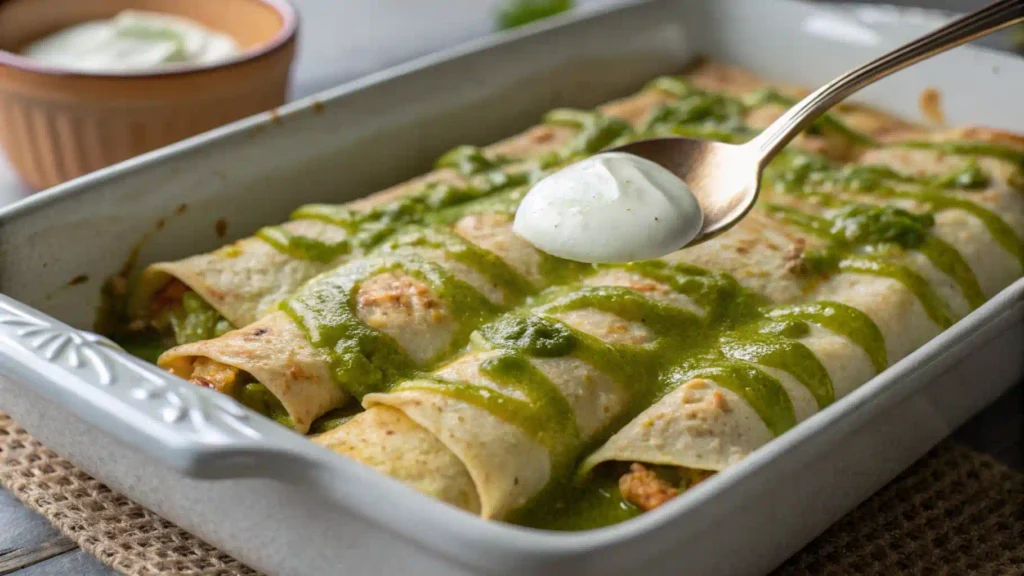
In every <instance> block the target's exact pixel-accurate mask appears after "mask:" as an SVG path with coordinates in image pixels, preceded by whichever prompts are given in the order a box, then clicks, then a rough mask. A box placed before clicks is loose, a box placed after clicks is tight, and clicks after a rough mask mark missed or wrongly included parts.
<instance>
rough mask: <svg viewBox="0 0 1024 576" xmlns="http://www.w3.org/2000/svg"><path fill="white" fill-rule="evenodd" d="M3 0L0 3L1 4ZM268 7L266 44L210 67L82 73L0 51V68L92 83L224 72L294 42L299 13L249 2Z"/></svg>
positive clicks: (286, 4)
mask: <svg viewBox="0 0 1024 576" xmlns="http://www.w3.org/2000/svg"><path fill="white" fill-rule="evenodd" d="M4 1H5V0H0V4H3V3H4ZM252 1H254V2H259V3H261V4H264V5H267V6H269V7H271V8H272V9H273V10H274V11H276V12H277V13H278V15H280V16H281V19H282V22H281V27H280V28H279V29H278V31H277V33H276V34H275V35H274V36H273V37H272V38H270V39H269V40H267V41H265V42H262V43H260V44H259V45H257V46H254V47H253V48H251V49H249V50H246V51H244V52H241V53H239V54H237V55H235V56H232V57H231V58H227V59H224V60H221V61H220V62H216V63H214V64H171V65H168V66H165V67H161V68H156V69H153V70H133V71H121V72H91V71H90V72H85V71H81V70H75V69H73V68H65V67H62V66H54V65H52V64H43V63H41V62H40V61H39V60H35V59H33V58H29V57H27V56H22V55H21V54H18V53H17V52H12V51H10V50H3V49H0V67H5V66H6V67H10V68H14V69H16V70H21V71H24V72H29V73H35V74H42V75H46V76H65V77H74V78H93V79H125V80H135V79H153V78H165V77H174V76H186V75H189V74H199V73H203V72H208V71H213V70H218V69H222V68H228V67H231V66H235V65H237V64H242V63H245V62H249V61H252V60H257V59H259V58H262V57H264V56H267V55H269V54H271V53H273V52H276V51H277V50H280V49H281V48H283V47H285V46H287V45H288V44H289V43H290V42H292V41H293V40H294V38H295V35H296V33H297V32H298V29H299V12H298V10H297V9H296V8H295V6H294V5H293V4H292V3H291V1H290V0H252Z"/></svg>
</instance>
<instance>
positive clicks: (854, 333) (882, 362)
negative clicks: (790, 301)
mask: <svg viewBox="0 0 1024 576" xmlns="http://www.w3.org/2000/svg"><path fill="white" fill-rule="evenodd" d="M767 316H768V317H769V318H772V319H777V320H802V321H804V322H811V323H814V324H817V325H819V326H821V327H823V328H825V329H826V330H828V331H830V332H834V333H836V334H841V335H843V336H845V337H847V338H849V339H850V340H851V341H852V342H853V343H854V344H856V345H857V346H859V347H860V348H861V349H863V350H864V352H865V353H867V355H868V358H870V359H871V363H872V364H873V365H874V367H875V371H876V372H881V371H882V370H885V367H886V366H888V365H889V361H888V359H887V357H886V352H885V338H884V336H883V335H882V331H881V330H879V329H878V326H877V325H875V323H874V321H872V320H871V318H869V317H868V315H867V314H865V313H863V312H861V311H860V310H857V309H856V308H854V307H852V306H847V305H846V304H840V303H839V302H813V303H811V304H799V305H793V306H780V307H778V308H773V309H770V310H769V311H768V312H767Z"/></svg>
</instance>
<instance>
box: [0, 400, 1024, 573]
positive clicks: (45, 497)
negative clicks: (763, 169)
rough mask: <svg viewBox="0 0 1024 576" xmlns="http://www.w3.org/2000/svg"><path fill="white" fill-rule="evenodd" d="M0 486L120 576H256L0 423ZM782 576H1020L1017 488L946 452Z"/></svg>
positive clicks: (1022, 491) (1001, 475)
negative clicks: (992, 575)
mask: <svg viewBox="0 0 1024 576" xmlns="http://www.w3.org/2000/svg"><path fill="white" fill-rule="evenodd" d="M0 484H2V485H3V486H4V487H5V488H7V489H8V490H10V491H11V492H12V493H13V494H14V495H15V496H16V497H17V498H18V499H20V500H21V501H23V502H25V503H26V504H28V505H29V506H30V507H31V508H33V509H35V510H36V511H38V512H39V513H40V514H42V515H43V516H45V517H46V518H47V519H49V520H50V521H51V522H53V524H54V525H56V526H57V527H58V528H59V529H60V530H61V531H62V532H64V534H66V535H67V536H68V537H69V538H70V539H71V540H73V541H74V542H75V543H77V544H78V545H79V546H80V547H82V548H83V549H84V550H86V551H87V552H89V553H90V554H92V555H94V556H96V557H97V558H99V559H100V560H102V561H103V562H104V563H106V564H108V565H110V566H112V567H113V568H115V569H117V570H119V571H121V572H123V573H125V574H130V575H147V576H148V575H152V574H182V575H189V574H232V575H234V574H244V575H256V574H257V572H255V571H253V570H252V569H250V568H248V567H246V566H244V565H243V564H242V563H240V562H239V561H237V560H235V559H234V558H231V557H230V556H227V555H226V554H224V553H222V552H220V551H219V550H217V549H216V548H213V547H212V546H210V545H208V544H206V543H204V542H202V541H201V540H199V539H198V538H196V537H195V536H192V535H191V534H189V533H187V532H185V531H184V530H182V529H181V528H178V527H177V526H175V525H173V524H171V523H170V522H168V521H166V520H164V519H163V518H161V517H159V516H157V515H156V514H154V513H153V512H150V511H148V510H146V509H145V508H143V507H142V506H139V505H138V504H136V503H134V502H132V501H131V500H129V499H127V498H125V497H124V496H121V495H119V494H116V493H114V492H112V491H111V490H110V489H109V488H107V487H106V486H104V485H103V484H101V483H99V482H98V481H96V480H94V479H93V478H91V477H89V476H88V475H87V474H85V473H84V472H82V471H81V470H78V469H77V468H75V467H74V466H73V465H72V464H71V463H70V462H68V461H67V460H64V459H63V458H61V457H59V456H57V455H56V454H55V453H53V452H51V451H50V450H48V449H47V448H45V447H44V446H43V445H42V444H40V443H39V442H38V441H37V440H36V439H34V438H33V437H32V436H30V435H29V434H28V433H27V432H25V430H24V429H22V428H21V427H19V426H18V425H17V424H15V423H14V421H13V420H11V419H10V418H9V417H7V416H5V415H3V414H2V413H0ZM777 574H781V575H787V576H788V575H796V574H814V575H817V574H928V575H931V574H999V575H1004V574H1024V476H1022V475H1020V474H1017V473H1016V472H1013V471H1011V470H1009V469H1007V468H1005V467H1004V466H1002V465H1000V464H999V463H997V462H995V461H994V460H992V459H991V458H989V457H987V456H984V455H981V454H978V453H976V452H973V451H971V450H968V449H966V448H963V447H960V446H957V445H954V444H950V443H946V444H942V445H940V446H939V447H937V448H936V449H934V450H932V451H931V452H930V453H929V454H928V455H927V456H925V457H924V458H922V459H921V460H920V461H918V462H917V463H916V464H914V466H913V467H911V468H910V469H909V470H907V471H906V472H904V473H903V474H902V475H900V476H899V477H898V478H897V479H896V480H894V481H893V482H892V483H890V484H889V485H888V486H886V487H885V488H883V489H882V490H881V491H879V492H878V493H877V494H875V495H874V496H873V497H872V498H871V499H869V500H868V501H867V502H865V503H863V504H862V505H861V506H860V507H858V508H857V509H856V510H854V511H853V512H851V513H850V514H848V515H846V516H845V517H844V518H843V519H841V520H840V521H839V522H837V523H836V524H835V525H834V526H832V527H831V528H829V529H828V531H826V532H825V533H824V534H822V535H821V536H820V537H818V538H817V539H816V540H815V541H814V542H812V543H810V544H809V545H807V547H806V548H804V549H803V550H801V551H800V552H799V553H797V554H796V555H795V556H793V557H792V558H791V559H790V560H789V561H787V562H786V563H785V564H784V565H783V566H782V567H780V568H779V570H778V571H777Z"/></svg>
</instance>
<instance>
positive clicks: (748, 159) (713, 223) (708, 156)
mask: <svg viewBox="0 0 1024 576" xmlns="http://www.w3.org/2000/svg"><path fill="white" fill-rule="evenodd" d="M611 151H612V152H626V153H628V154H634V155H636V156H640V157H641V158H646V159H648V160H650V161H651V162H654V163H656V164H660V165H661V166H663V167H665V168H667V169H668V170H669V171H671V172H672V173H673V174H675V175H676V176H678V177H679V178H680V179H682V181H683V182H686V185H687V186H688V187H689V188H690V191H691V192H693V195H694V197H696V199H697V203H698V204H699V205H700V209H701V212H703V213H704V224H703V225H702V226H701V229H700V232H699V233H698V234H697V236H696V237H695V238H694V239H693V240H691V241H690V242H689V243H688V244H687V246H693V245H694V244H699V243H701V242H704V241H705V240H709V239H711V238H714V237H715V236H717V235H718V234H721V233H722V232H725V231H726V230H728V229H729V228H730V227H731V226H732V224H733V223H735V222H737V221H739V220H740V219H741V218H743V217H744V216H745V215H746V214H747V212H749V211H750V210H751V209H752V208H753V207H754V201H755V200H756V199H757V193H758V186H759V181H760V172H761V165H760V154H759V153H758V151H757V150H756V149H755V148H753V147H751V146H750V145H749V144H742V145H737V144H724V143H722V142H715V141H712V140H699V139H697V138H655V139H651V140H640V141H638V142H632V143H630V144H626V145H625V146H620V147H618V148H615V149H613V150H611Z"/></svg>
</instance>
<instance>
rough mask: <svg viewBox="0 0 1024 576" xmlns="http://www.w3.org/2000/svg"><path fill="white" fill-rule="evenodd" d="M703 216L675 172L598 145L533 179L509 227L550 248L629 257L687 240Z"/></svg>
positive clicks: (601, 258) (654, 253) (575, 255)
mask: <svg viewBox="0 0 1024 576" xmlns="http://www.w3.org/2000/svg"><path fill="white" fill-rule="evenodd" d="M703 223H704V215H703V213H702V212H701V209H700V205H699V204H698V203H697V199H696V198H695V197H694V195H693V193H692V192H691V191H690V188H689V187H688V186H687V185H686V183H685V182H683V181H682V180H681V179H680V178H679V177H678V176H676V175H675V174H673V173H672V172H670V171H669V170H668V169H666V168H663V167H662V166H660V165H658V164H656V163H654V162H652V161H650V160H647V159H645V158H641V157H639V156H635V155H633V154H626V153H624V152H605V153H602V154H597V155H595V156H591V157H590V158H587V159H586V160H582V161H580V162H577V163H575V164H572V165H570V166H568V167H566V168H563V169H562V170H559V171H558V172H555V173H554V174H551V175H550V176H548V177H547V178H544V179H543V180H541V181H540V182H538V183H537V184H536V185H534V187H533V188H532V189H531V190H530V191H529V193H527V195H526V197H525V198H523V201H522V202H521V203H520V205H519V209H518V210H517V211H516V218H515V223H514V224H513V230H514V231H515V233H516V234H518V235H519V236H521V237H522V238H525V239H526V240H527V241H528V242H530V243H531V244H533V245H534V246H536V247H537V248H539V249H541V250H543V251H544V252H547V253H548V254H551V255H553V256H558V257H561V258H566V259H569V260H576V261H578V262H594V263H598V262H632V261H636V260H650V259H652V258H657V257H659V256H664V255H665V254H668V253H670V252H674V251H676V250H678V249H680V248H682V247H683V246H686V245H687V244H688V243H689V242H690V241H691V240H693V239H694V238H695V237H696V236H697V233H698V232H700V228H701V225H702V224H703Z"/></svg>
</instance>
